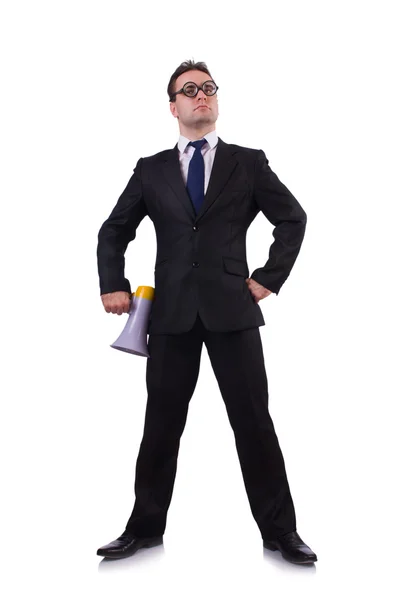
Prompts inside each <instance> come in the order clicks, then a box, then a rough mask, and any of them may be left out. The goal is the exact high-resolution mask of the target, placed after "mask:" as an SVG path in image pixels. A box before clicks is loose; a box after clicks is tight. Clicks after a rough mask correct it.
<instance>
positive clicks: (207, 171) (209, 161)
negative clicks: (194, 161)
mask: <svg viewBox="0 0 397 600" xmlns="http://www.w3.org/2000/svg"><path fill="white" fill-rule="evenodd" d="M204 138H205V139H206V140H207V142H208V143H207V144H204V146H203V147H202V148H201V154H202V155H203V158H204V194H205V193H206V192H207V187H208V182H209V180H210V175H211V170H212V165H213V164H214V158H215V152H216V147H217V145H218V136H217V134H216V131H210V132H209V133H207V134H206V135H204V136H203V137H202V138H200V139H204ZM195 141H197V140H189V139H188V138H187V137H185V136H183V135H180V136H179V141H178V150H179V163H180V166H181V173H182V177H183V181H184V183H185V186H186V184H187V174H188V171H189V163H190V159H191V158H192V156H193V154H194V153H195V151H196V149H195V148H194V147H193V146H188V143H189V142H195Z"/></svg>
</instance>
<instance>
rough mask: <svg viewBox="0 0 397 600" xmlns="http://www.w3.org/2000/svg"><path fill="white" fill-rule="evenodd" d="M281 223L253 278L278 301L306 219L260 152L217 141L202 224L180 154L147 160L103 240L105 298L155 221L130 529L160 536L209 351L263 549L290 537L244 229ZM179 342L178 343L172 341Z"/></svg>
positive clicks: (123, 283) (290, 511) (289, 508)
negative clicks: (145, 227)
mask: <svg viewBox="0 0 397 600" xmlns="http://www.w3.org/2000/svg"><path fill="white" fill-rule="evenodd" d="M260 210H261V211H262V212H263V213H264V215H265V216H266V217H267V219H268V220H269V221H270V222H271V223H272V224H273V225H274V231H273V236H274V238H275V239H274V241H273V243H272V245H271V247H270V252H269V258H268V260H267V262H266V264H265V266H264V267H261V268H258V269H256V270H254V271H253V272H252V274H251V278H252V279H254V280H255V281H257V282H258V283H260V284H261V285H263V286H264V287H266V288H268V289H270V290H271V291H272V292H274V293H276V294H277V293H278V292H279V290H280V288H281V286H282V285H283V283H284V282H285V280H286V279H287V277H288V276H289V274H290V271H291V269H292V267H293V265H294V263H295V260H296V258H297V256H298V253H299V250H300V247H301V244H302V240H303V237H304V233H305V227H306V213H305V212H304V210H303V208H302V207H301V206H300V204H299V203H298V201H297V200H296V198H294V196H293V195H292V194H291V192H290V191H289V190H288V189H287V188H286V187H285V185H284V184H283V183H281V182H280V180H279V179H278V177H277V175H276V174H275V173H273V171H272V170H271V168H270V167H269V165H268V160H267V158H266V156H265V154H264V152H263V151H262V150H255V149H251V148H244V147H242V146H237V145H235V144H227V143H225V142H223V141H222V140H221V138H218V146H217V149H216V153H215V159H214V164H213V167H212V172H211V177H210V181H209V185H208V189H207V193H206V194H205V198H204V203H203V206H202V208H201V210H200V211H199V213H198V215H196V213H195V209H194V207H193V205H192V203H191V200H190V198H189V195H188V193H187V190H186V188H185V185H184V182H183V179H182V174H181V170H180V164H179V155H178V147H177V145H175V147H174V148H173V149H172V150H165V151H163V152H159V153H158V154H155V155H153V156H149V157H146V158H140V159H139V160H138V162H137V165H136V167H135V170H134V173H133V175H132V177H131V179H130V180H129V182H128V184H127V186H126V188H125V190H124V192H123V193H122V194H121V196H120V198H119V200H118V202H117V204H116V206H115V207H114V209H113V211H112V212H111V214H110V216H109V218H108V219H107V220H106V221H105V222H104V223H103V225H102V227H101V229H100V231H99V235H98V249H97V256H98V271H99V279H100V291H101V294H105V293H108V292H114V291H121V290H125V291H128V292H131V287H130V283H129V281H128V280H127V279H126V278H125V276H124V253H125V250H126V248H127V246H128V243H129V242H130V241H131V240H133V239H134V238H135V235H136V229H137V227H138V225H139V223H140V222H141V221H142V219H143V218H144V217H145V216H146V215H148V216H149V217H150V219H151V220H152V221H153V224H154V227H155V230H156V237H157V258H156V266H155V299H154V301H153V305H152V311H151V318H150V322H149V328H148V333H149V340H148V347H149V353H150V358H148V359H147V375H146V380H147V389H148V400H147V408H146V417H145V428H144V435H143V439H142V443H141V447H140V452H139V455H138V459H137V465H136V480H135V494H136V500H135V505H134V509H133V512H132V515H131V517H130V519H129V521H128V523H127V529H128V530H130V531H132V532H134V533H136V535H138V536H151V535H161V534H162V533H163V532H164V530H165V526H166V516H167V510H168V507H169V504H170V501H171V496H172V490H173V484H174V479H175V474H176V465H177V455H178V449H179V442H180V437H181V435H182V432H183V429H184V426H185V422H186V417H187V411H188V404H189V401H190V398H191V397H192V395H193V392H194V388H195V385H196V382H197V378H198V373H199V365H200V356H201V349H202V344H203V342H204V343H205V345H206V347H207V350H208V354H209V357H210V360H211V364H212V367H213V369H214V373H215V375H216V378H217V381H218V384H219V388H220V391H221V394H222V397H223V400H224V402H225V405H226V409H227V413H228V417H229V420H230V424H231V426H232V428H233V431H234V434H235V440H236V448H237V451H238V456H239V460H240V465H241V469H242V474H243V478H244V484H245V487H246V490H247V494H248V499H249V502H250V506H251V510H252V513H253V516H254V518H255V520H256V522H257V524H258V526H259V529H260V531H261V534H262V537H263V538H264V539H266V538H267V539H272V538H274V537H275V536H276V535H280V534H282V533H288V532H290V531H294V530H295V528H296V521H295V511H294V506H293V502H292V498H291V494H290V490H289V486H288V481H287V476H286V472H285V465H284V460H283V457H282V453H281V450H280V447H279V444H278V440H277V436H276V433H275V431H274V426H273V422H272V419H271V417H270V415H269V412H268V390H267V378H266V372H265V366H264V359H263V353H262V344H261V338H260V334H259V329H258V327H260V326H262V325H264V324H265V322H264V319H263V316H262V312H261V309H260V307H259V305H258V304H256V303H255V301H254V299H253V297H252V295H251V292H250V291H249V289H248V287H247V284H246V282H245V278H246V277H248V276H249V270H248V265H247V259H246V247H245V241H246V234H247V230H248V228H249V226H250V224H251V223H252V221H253V220H254V219H255V217H256V216H257V214H258V212H259V211H260ZM176 334H178V335H176Z"/></svg>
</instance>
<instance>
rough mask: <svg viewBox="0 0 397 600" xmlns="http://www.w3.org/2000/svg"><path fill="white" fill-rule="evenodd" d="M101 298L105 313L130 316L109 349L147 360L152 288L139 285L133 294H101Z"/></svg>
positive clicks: (152, 296) (152, 297)
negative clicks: (144, 357)
mask: <svg viewBox="0 0 397 600" xmlns="http://www.w3.org/2000/svg"><path fill="white" fill-rule="evenodd" d="M105 296H106V297H105ZM101 298H102V302H103V305H104V307H105V310H106V312H112V313H117V314H118V315H121V314H122V313H123V312H128V313H129V315H130V316H129V317H128V321H127V323H126V325H125V327H124V329H123V331H122V332H121V334H120V335H119V337H118V338H117V340H116V341H115V342H114V343H113V344H110V346H111V348H115V349H116V350H121V351H122V352H129V353H130V354H136V355H137V356H146V357H147V358H149V357H150V355H149V352H148V348H147V341H146V336H147V330H148V323H149V317H150V311H151V310H152V303H153V299H154V288H153V287H151V286H148V285H140V286H139V287H138V288H137V290H136V292H135V293H133V294H129V293H128V292H111V293H110V294H103V295H102V296H101Z"/></svg>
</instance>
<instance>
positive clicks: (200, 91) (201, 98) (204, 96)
mask: <svg viewBox="0 0 397 600" xmlns="http://www.w3.org/2000/svg"><path fill="white" fill-rule="evenodd" d="M203 99H204V100H207V96H206V94H204V92H203V90H199V91H198V92H197V96H196V100H197V101H200V102H201V100H203Z"/></svg>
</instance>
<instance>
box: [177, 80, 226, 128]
mask: <svg viewBox="0 0 397 600" xmlns="http://www.w3.org/2000/svg"><path fill="white" fill-rule="evenodd" d="M209 79H211V80H212V78H211V77H210V76H209V75H208V74H207V73H204V72H203V71H196V70H194V71H187V72H186V73H182V75H179V77H178V79H177V80H176V82H175V84H174V90H175V91H178V90H180V89H181V88H182V87H183V85H184V84H185V83H186V82H188V81H193V82H194V83H196V84H197V85H202V84H203V83H204V81H208V80H209ZM170 109H171V113H172V114H173V115H174V117H175V118H177V119H179V127H180V128H181V126H184V127H185V128H189V127H193V128H201V127H206V126H209V125H213V124H214V123H215V122H216V120H217V118H218V95H217V94H214V95H213V96H206V94H204V92H203V90H199V91H198V92H197V95H196V96H195V97H194V98H189V97H188V96H185V94H184V93H183V92H182V93H180V94H177V95H176V96H175V101H174V102H170Z"/></svg>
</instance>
